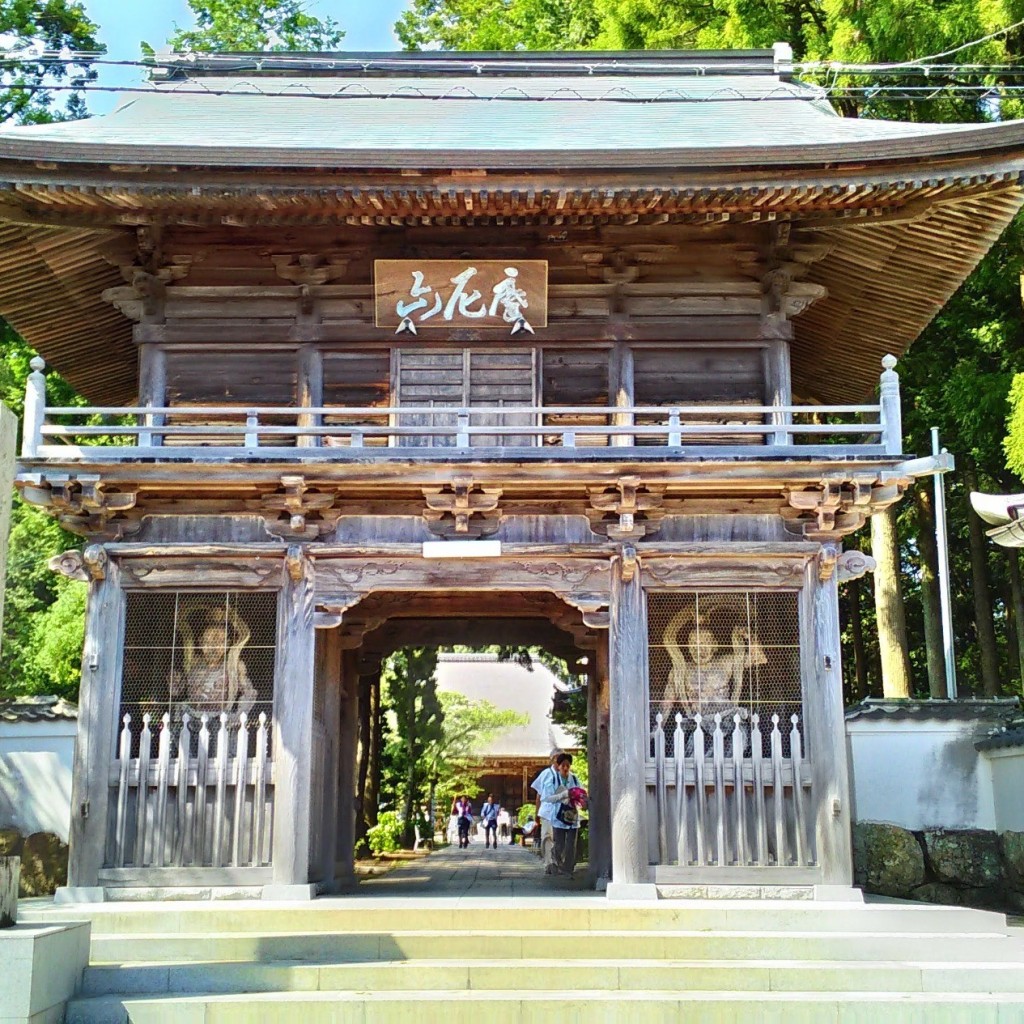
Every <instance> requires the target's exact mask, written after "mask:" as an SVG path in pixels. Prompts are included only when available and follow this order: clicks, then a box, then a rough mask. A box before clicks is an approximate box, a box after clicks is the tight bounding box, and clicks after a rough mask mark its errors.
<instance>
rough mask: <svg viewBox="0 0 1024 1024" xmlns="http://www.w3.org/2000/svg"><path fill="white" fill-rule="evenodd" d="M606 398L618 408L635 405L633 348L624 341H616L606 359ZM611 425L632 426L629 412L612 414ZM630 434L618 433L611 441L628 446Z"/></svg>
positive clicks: (613, 443)
mask: <svg viewBox="0 0 1024 1024" xmlns="http://www.w3.org/2000/svg"><path fill="white" fill-rule="evenodd" d="M608 398H609V399H610V403H609V404H611V405H614V406H616V407H617V408H620V409H628V408H630V407H631V406H633V405H636V389H635V386H634V381H633V350H632V349H631V348H630V347H629V345H627V344H625V343H624V342H621V341H620V342H616V343H615V346H614V347H613V348H612V352H611V359H610V360H609V361H608ZM612 426H615V427H631V426H633V414H632V413H631V412H617V413H613V414H612ZM634 440H635V439H634V438H633V437H632V436H630V435H626V434H620V435H618V436H615V437H612V439H611V443H612V446H613V447H616V448H628V447H630V446H631V445H632V444H633V443H634Z"/></svg>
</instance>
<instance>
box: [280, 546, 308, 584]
mask: <svg viewBox="0 0 1024 1024" xmlns="http://www.w3.org/2000/svg"><path fill="white" fill-rule="evenodd" d="M305 563H306V552H305V551H304V550H303V548H302V545H301V544H290V545H289V546H288V550H287V552H285V556H284V569H285V572H286V573H288V578H289V579H290V580H291V581H292V582H293V583H298V582H299V580H301V579H302V576H303V573H304V572H305Z"/></svg>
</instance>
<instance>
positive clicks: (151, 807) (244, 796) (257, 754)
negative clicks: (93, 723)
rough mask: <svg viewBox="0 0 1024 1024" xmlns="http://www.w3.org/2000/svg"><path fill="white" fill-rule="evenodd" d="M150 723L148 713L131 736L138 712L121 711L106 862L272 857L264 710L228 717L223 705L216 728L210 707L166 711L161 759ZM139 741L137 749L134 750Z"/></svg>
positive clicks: (207, 863) (231, 861)
mask: <svg viewBox="0 0 1024 1024" xmlns="http://www.w3.org/2000/svg"><path fill="white" fill-rule="evenodd" d="M151 724H152V716H151V715H149V714H144V715H143V716H142V728H141V730H140V731H139V732H138V734H137V735H133V732H132V716H131V715H127V714H126V715H125V716H124V717H123V719H122V728H121V733H120V737H119V743H118V757H117V759H116V760H115V761H114V762H113V763H112V765H111V779H110V785H111V787H112V789H113V790H114V791H115V792H116V801H115V802H114V808H116V810H115V815H114V820H113V835H112V850H111V851H110V853H111V855H110V856H109V857H108V864H109V865H110V866H112V867H115V868H122V867H126V866H131V867H187V866H194V867H214V868H219V867H250V866H251V867H259V866H262V865H266V864H269V863H270V842H271V824H272V821H273V813H272V810H273V763H272V761H271V758H270V756H269V748H268V742H269V723H268V720H267V715H266V713H263V712H261V713H260V715H259V717H258V718H257V719H255V720H254V721H250V719H249V716H247V715H246V714H245V712H241V713H240V714H237V715H232V716H230V720H229V716H228V715H227V714H226V713H221V714H220V716H219V721H218V724H217V727H216V731H212V730H211V729H210V716H209V715H206V714H204V715H202V716H200V719H199V721H198V723H197V722H196V721H195V719H193V718H191V717H190V716H189V715H187V714H186V715H183V716H182V719H181V722H180V726H179V724H178V723H176V722H175V723H174V724H173V725H172V720H171V715H170V714H169V713H165V714H164V715H163V716H162V718H161V719H160V720H159V726H158V728H159V733H158V735H157V737H156V739H157V754H156V757H155V758H154V757H153V756H152V750H153V732H152V729H151ZM197 725H198V727H197ZM253 725H255V728H254V729H253V728H252V726H253ZM250 747H251V748H252V753H250ZM172 748H173V756H172ZM133 749H135V750H137V751H138V756H135V757H133V756H132V751H133Z"/></svg>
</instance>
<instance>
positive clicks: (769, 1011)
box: [66, 989, 1024, 1024]
mask: <svg viewBox="0 0 1024 1024" xmlns="http://www.w3.org/2000/svg"><path fill="white" fill-rule="evenodd" d="M1022 1019H1024V1003H1022V1001H1021V999H1020V997H1019V996H1017V995H1002V994H990V993H968V994H963V993H955V992H952V993H951V992H942V993H920V992H919V993H898V994H893V993H885V992H858V993H843V994H839V995H836V994H832V993H824V994H822V993H818V992H758V993H757V994H756V995H750V994H737V993H736V992H731V991H730V992H706V991H694V992H651V991H640V992H630V993H628V994H624V993H621V992H588V993H586V994H581V993H580V992H579V991H575V990H571V989H551V990H547V991H539V992H538V991H531V992H523V991H517V990H514V989H494V990H490V991H451V990H449V991H437V992H430V991H410V992H344V991H334V992H331V991H324V992H288V993H255V994H244V995H202V996H186V997H168V998H164V999H160V998H131V997H128V998H125V999H118V998H116V997H109V996H108V997H98V998H93V999H76V1000H74V1001H73V1002H71V1003H70V1004H69V1005H68V1011H67V1016H66V1022H67V1024H128V1022H129V1021H130V1022H131V1024H251V1022H255V1021H258V1022H260V1024H285V1022H289V1024H294V1022H296V1021H301V1024H338V1022H348V1021H351V1022H353V1024H355V1022H359V1024H384V1022H388V1024H393V1022H395V1021H404V1020H410V1021H415V1022H416V1024H435V1022H436V1024H480V1022H481V1021H486V1022H487V1024H532V1022H537V1024H550V1022H551V1021H553V1020H555V1021H572V1022H581V1024H582V1022H586V1024H603V1022H608V1024H660V1022H665V1024H678V1022H679V1021H680V1020H685V1021H686V1022H687V1024H705V1022H706V1024H711V1022H715V1024H721V1022H727V1024H750V1022H751V1021H757V1022H758V1024H770V1022H778V1024H822V1022H824V1021H829V1022H837V1024H845V1022H850V1024H853V1022H862V1021H863V1022H866V1021H878V1020H884V1021H885V1022H886V1024H904V1022H908V1024H909V1022H913V1024H961V1022H962V1024H1010V1022H1019V1021H1021V1020H1022Z"/></svg>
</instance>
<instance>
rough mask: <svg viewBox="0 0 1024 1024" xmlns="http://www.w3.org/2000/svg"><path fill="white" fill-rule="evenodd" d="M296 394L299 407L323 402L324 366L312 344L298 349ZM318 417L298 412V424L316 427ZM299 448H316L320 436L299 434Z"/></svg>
mask: <svg viewBox="0 0 1024 1024" xmlns="http://www.w3.org/2000/svg"><path fill="white" fill-rule="evenodd" d="M297 391H298V393H297V395H296V398H297V400H298V404H299V408H302V409H310V408H314V409H315V408H318V407H319V406H322V405H323V404H324V366H323V357H322V355H321V353H320V350H319V349H317V348H316V347H315V346H313V345H304V346H303V347H302V348H300V349H299V366H298V386H297ZM319 425H320V417H319V416H315V415H313V414H312V413H307V412H302V413H299V417H298V426H300V427H317V426H319ZM297 444H298V446H299V447H300V448H316V447H318V446H319V444H320V438H319V437H317V436H315V435H312V434H300V435H299V438H298V442H297Z"/></svg>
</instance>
